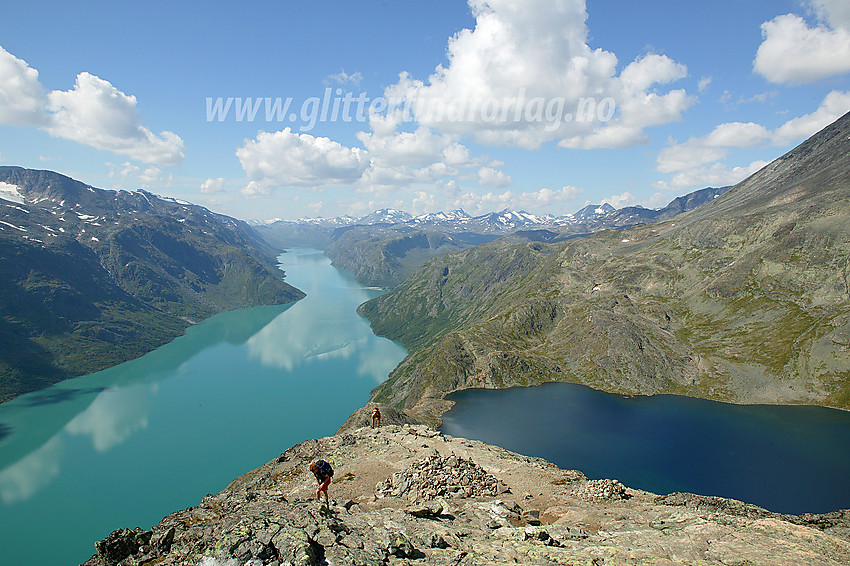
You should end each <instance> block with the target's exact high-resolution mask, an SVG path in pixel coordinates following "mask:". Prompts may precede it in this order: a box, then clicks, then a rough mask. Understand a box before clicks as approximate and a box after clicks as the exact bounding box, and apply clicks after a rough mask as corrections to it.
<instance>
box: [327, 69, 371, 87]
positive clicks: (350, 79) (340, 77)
mask: <svg viewBox="0 0 850 566" xmlns="http://www.w3.org/2000/svg"><path fill="white" fill-rule="evenodd" d="M362 80H363V74H362V73H360V72H359V71H357V72H354V73H351V74H348V73H346V72H345V69H340V70H339V72H338V73H337V74H335V75H328V76H327V77H326V78H325V84H330V83H332V82H333V83H336V84H340V85H344V84H348V83H351V84H353V85H355V86H356V85H359V84H360V81H362Z"/></svg>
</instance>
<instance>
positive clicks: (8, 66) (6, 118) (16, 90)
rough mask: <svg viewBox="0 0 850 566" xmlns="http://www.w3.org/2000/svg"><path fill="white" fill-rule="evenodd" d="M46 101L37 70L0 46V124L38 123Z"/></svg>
mask: <svg viewBox="0 0 850 566" xmlns="http://www.w3.org/2000/svg"><path fill="white" fill-rule="evenodd" d="M46 102H47V97H46V95H45V94H44V89H43V88H42V86H41V83H40V82H39V81H38V71H36V70H35V69H33V68H32V67H30V66H29V65H27V62H26V61H24V60H22V59H18V58H17V57H15V56H14V55H12V54H11V53H9V52H8V51H6V50H5V49H3V47H0V124H10V125H13V126H40V125H42V124H44V123H45V121H46V119H47V116H46V115H45V113H44V105H45V104H46Z"/></svg>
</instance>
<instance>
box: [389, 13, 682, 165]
mask: <svg viewBox="0 0 850 566" xmlns="http://www.w3.org/2000/svg"><path fill="white" fill-rule="evenodd" d="M469 5H470V8H471V9H472V13H473V16H474V17H475V21H476V23H475V27H474V29H464V30H461V31H460V32H458V33H457V34H455V35H454V36H453V37H452V38H451V39H450V40H449V42H448V47H447V54H448V62H447V64H446V65H445V66H444V65H440V66H438V67H437V69H436V70H435V72H434V73H433V74H432V75H431V76H430V77H428V79H427V81H422V80H418V79H415V78H413V77H411V76H410V75H409V74H407V73H402V74H401V75H400V77H399V81H398V82H397V83H396V84H394V85H391V86H389V87H388V88H387V89H386V91H385V96H386V97H387V98H388V99H390V100H403V101H405V102H406V103H407V104H408V105H409V108H411V109H412V114H413V117H414V118H415V120H416V121H417V122H418V123H419V124H420V125H424V126H427V127H429V128H432V129H434V130H437V131H439V132H443V133H456V134H462V135H472V136H474V138H475V139H476V141H478V142H480V143H484V144H489V145H509V146H519V147H524V148H528V149H534V148H537V147H539V146H540V145H541V144H542V143H544V142H547V141H552V140H558V141H560V142H561V143H562V145H564V146H566V147H588V148H589V147H623V146H628V145H634V144H636V143H641V142H644V141H646V139H647V138H646V135H645V134H644V132H643V129H644V128H646V127H648V126H652V125H656V124H663V123H666V122H670V121H674V120H678V119H680V118H681V114H682V112H683V111H684V110H685V109H686V108H688V107H689V106H690V105H691V104H692V103H693V98H692V97H690V96H688V95H687V94H686V93H685V91H684V90H669V91H664V89H663V88H660V87H662V86H663V85H666V84H668V83H671V82H673V81H676V80H679V79H681V78H683V77H685V76H686V75H687V69H686V68H685V66H684V65H681V64H679V63H676V62H675V61H673V60H672V59H670V58H669V57H667V56H665V55H658V54H648V55H646V56H644V57H641V58H639V59H637V60H635V61H633V62H631V63H629V64H628V65H626V67H625V68H624V69H623V71H622V72H621V73H620V75H619V76H618V75H617V66H618V61H617V57H616V56H615V55H614V54H613V53H611V52H608V51H604V50H602V49H592V48H590V47H589V46H588V45H587V34H588V30H587V25H586V23H585V21H586V19H587V10H586V6H585V2H584V0H469Z"/></svg>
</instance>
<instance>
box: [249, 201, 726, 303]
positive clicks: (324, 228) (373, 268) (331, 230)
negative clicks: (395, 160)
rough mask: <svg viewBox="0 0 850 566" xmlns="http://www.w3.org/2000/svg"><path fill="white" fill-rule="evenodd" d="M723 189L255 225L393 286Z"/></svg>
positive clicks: (657, 213)
mask: <svg viewBox="0 0 850 566" xmlns="http://www.w3.org/2000/svg"><path fill="white" fill-rule="evenodd" d="M727 189H728V187H720V188H712V187H709V188H706V189H701V190H699V191H695V192H693V193H690V194H688V195H685V196H682V197H677V198H676V199H674V200H673V201H671V203H670V204H668V205H667V206H666V207H664V208H660V209H649V208H643V207H636V206H633V207H625V208H621V209H615V208H614V207H613V206H611V205H610V204H607V203H606V204H602V205H588V206H586V207H584V208H583V209H581V210H579V211H577V212H575V213H574V214H568V215H565V216H554V215H545V216H539V215H534V214H530V213H528V212H524V211H519V212H516V211H511V210H509V209H504V210H502V211H499V212H491V213H487V214H483V215H480V216H476V217H473V216H470V215H469V214H467V213H466V212H465V211H463V210H454V211H451V212H448V213H446V212H438V213H429V214H424V215H419V216H413V215H411V214H409V213H407V212H403V211H399V210H395V209H382V210H378V211H375V212H373V213H371V214H369V215H367V216H364V217H362V218H360V219H354V218H352V217H339V218H335V219H330V220H324V219H312V220H301V221H295V222H286V221H278V222H274V223H272V224H270V225H265V226H258V230H259V231H260V232H261V233H262V234H263V237H265V238H266V239H267V240H268V241H270V242H274V243H275V244H276V245H277V246H279V247H282V248H285V247H317V248H320V249H323V250H324V251H325V253H327V255H328V256H329V257H330V258H331V260H332V261H333V263H334V265H335V266H337V267H341V268H343V269H347V270H348V271H351V272H352V274H353V275H354V277H355V278H356V279H357V280H358V281H359V282H360V283H362V284H364V285H369V286H377V287H383V288H393V287H395V286H396V285H398V284H399V283H401V282H402V281H404V280H405V279H406V278H407V277H408V276H410V275H411V274H412V273H413V272H414V271H415V270H416V269H417V268H418V267H419V266H421V265H422V263H424V262H425V261H426V260H427V259H430V258H432V257H436V256H438V255H442V254H444V253H447V252H453V251H461V250H463V249H466V248H469V247H472V246H475V245H478V244H481V243H485V242H489V241H492V240H495V239H497V238H505V239H511V240H517V241H541V242H557V241H563V240H567V239H570V238H576V237H583V236H586V235H587V234H590V233H593V232H597V231H599V230H603V229H606V228H618V229H622V228H626V227H629V226H634V225H636V224H640V223H646V222H650V221H653V220H662V219H666V218H671V217H673V216H675V215H676V214H678V213H680V212H682V211H684V210H690V209H692V208H695V207H697V206H700V205H702V204H704V203H705V202H708V201H709V200H712V199H713V198H716V197H717V196H719V195H720V194H723V192H725V191H726V190H727Z"/></svg>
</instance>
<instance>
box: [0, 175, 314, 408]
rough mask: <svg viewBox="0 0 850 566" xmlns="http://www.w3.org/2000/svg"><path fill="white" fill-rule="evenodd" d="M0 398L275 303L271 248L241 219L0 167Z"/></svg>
mask: <svg viewBox="0 0 850 566" xmlns="http://www.w3.org/2000/svg"><path fill="white" fill-rule="evenodd" d="M0 180H3V181H5V182H8V183H11V184H14V185H16V186H18V187H20V189H21V190H22V191H23V193H24V195H25V197H26V202H25V203H24V204H22V205H18V204H15V203H10V202H8V201H0V218H2V219H3V222H4V224H2V229H0V338H2V343H3V344H4V349H3V351H2V352H0V401H6V400H9V399H11V398H13V397H15V396H17V395H20V394H22V393H25V392H28V391H33V390H36V389H40V388H43V387H46V386H48V385H50V384H52V383H56V382H57V381H60V380H62V379H65V378H68V377H72V376H75V375H81V374H86V373H91V372H93V371H97V370H100V369H104V368H106V367H110V366H113V365H116V364H118V363H121V362H123V361H126V360H129V359H132V358H135V357H138V356H141V355H142V354H144V353H146V352H148V351H150V350H152V349H154V348H157V347H158V346H161V345H162V344H165V343H166V342H168V341H170V340H172V339H173V338H175V337H176V336H178V335H180V334H181V333H182V332H183V331H184V330H185V328H186V327H187V326H188V325H190V324H192V323H194V322H196V321H198V320H201V319H203V318H206V317H208V316H210V315H212V314H215V313H218V312H221V311H223V310H229V309H234V308H243V307H251V306H257V305H265V304H281V303H285V302H289V301H292V300H295V299H298V298H300V297H302V296H303V293H301V292H300V291H298V290H297V289H295V288H294V287H292V286H290V285H288V284H287V283H285V282H284V281H283V280H282V279H283V273H282V272H281V271H280V270H279V269H277V268H276V267H275V266H274V264H273V263H272V261H271V260H270V258H269V257H268V256H269V255H270V253H271V250H270V249H269V248H268V247H267V246H266V245H265V244H263V243H261V242H260V240H259V238H257V237H256V236H255V235H254V234H253V231H252V230H251V229H250V228H249V227H248V226H247V225H245V224H244V223H241V222H239V221H236V220H234V219H231V218H228V217H223V216H220V215H216V214H214V213H211V212H210V211H208V210H206V209H204V208H201V207H198V206H194V205H190V204H188V203H176V202H173V201H168V200H165V199H159V198H157V197H156V196H155V195H151V194H150V193H144V192H133V193H128V192H126V191H122V192H114V191H103V190H100V189H95V188H93V187H88V186H86V185H84V184H82V183H79V182H77V181H74V180H72V179H69V178H67V177H64V176H62V175H58V174H56V173H52V172H49V171H30V170H27V169H21V168H17V167H0Z"/></svg>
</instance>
